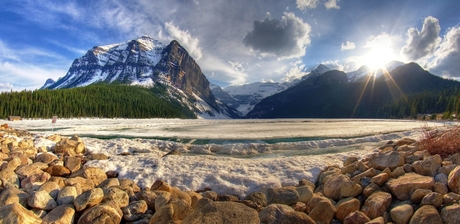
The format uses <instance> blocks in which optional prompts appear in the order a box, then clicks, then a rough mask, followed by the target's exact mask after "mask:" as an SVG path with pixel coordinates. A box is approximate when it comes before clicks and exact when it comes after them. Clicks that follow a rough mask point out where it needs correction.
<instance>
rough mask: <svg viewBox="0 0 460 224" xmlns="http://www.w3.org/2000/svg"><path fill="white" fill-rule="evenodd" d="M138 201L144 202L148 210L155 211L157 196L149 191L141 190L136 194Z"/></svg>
mask: <svg viewBox="0 0 460 224" xmlns="http://www.w3.org/2000/svg"><path fill="white" fill-rule="evenodd" d="M136 196H137V198H138V199H139V200H144V201H145V202H146V203H147V206H148V207H149V209H150V210H152V211H155V200H156V199H157V197H158V195H157V194H156V193H155V192H153V191H150V190H142V191H140V192H139V193H137V194H136Z"/></svg>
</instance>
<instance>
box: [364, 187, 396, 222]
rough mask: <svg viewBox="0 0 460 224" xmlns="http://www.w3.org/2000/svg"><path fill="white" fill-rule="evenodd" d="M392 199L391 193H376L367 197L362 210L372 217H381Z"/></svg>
mask: <svg viewBox="0 0 460 224" xmlns="http://www.w3.org/2000/svg"><path fill="white" fill-rule="evenodd" d="M391 199H392V198H391V194H389V193H386V192H377V193H374V194H372V195H371V196H370V197H368V198H367V199H366V201H365V202H364V205H363V207H362V208H361V211H362V212H363V213H364V214H366V216H367V217H369V218H371V219H373V218H376V217H379V216H381V215H382V214H383V213H384V212H385V211H386V210H387V209H388V208H389V207H390V204H391Z"/></svg>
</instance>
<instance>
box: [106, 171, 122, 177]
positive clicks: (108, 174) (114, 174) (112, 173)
mask: <svg viewBox="0 0 460 224" xmlns="http://www.w3.org/2000/svg"><path fill="white" fill-rule="evenodd" d="M105 175H107V178H117V177H118V175H119V173H118V172H117V171H115V170H109V171H107V172H105Z"/></svg>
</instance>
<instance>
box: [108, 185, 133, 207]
mask: <svg viewBox="0 0 460 224" xmlns="http://www.w3.org/2000/svg"><path fill="white" fill-rule="evenodd" d="M103 191H104V198H103V201H104V202H106V201H115V202H116V203H117V204H118V207H120V208H123V207H126V206H128V204H129V196H128V194H127V193H126V192H124V191H123V190H120V189H118V188H116V187H111V188H107V189H103Z"/></svg>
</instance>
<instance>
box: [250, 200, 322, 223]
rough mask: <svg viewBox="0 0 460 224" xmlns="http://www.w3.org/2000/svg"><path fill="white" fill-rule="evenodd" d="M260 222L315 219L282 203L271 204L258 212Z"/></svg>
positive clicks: (293, 221) (308, 221) (306, 221)
mask: <svg viewBox="0 0 460 224" xmlns="http://www.w3.org/2000/svg"><path fill="white" fill-rule="evenodd" d="M259 218H260V222H261V223H267V224H275V223H307V224H308V223H311V224H315V221H314V220H313V219H312V218H310V217H309V216H308V215H307V214H305V213H303V212H297V211H295V210H294V209H293V208H291V207H289V206H287V205H282V204H271V205H269V206H267V207H266V208H264V209H263V210H262V211H260V213H259Z"/></svg>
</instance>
